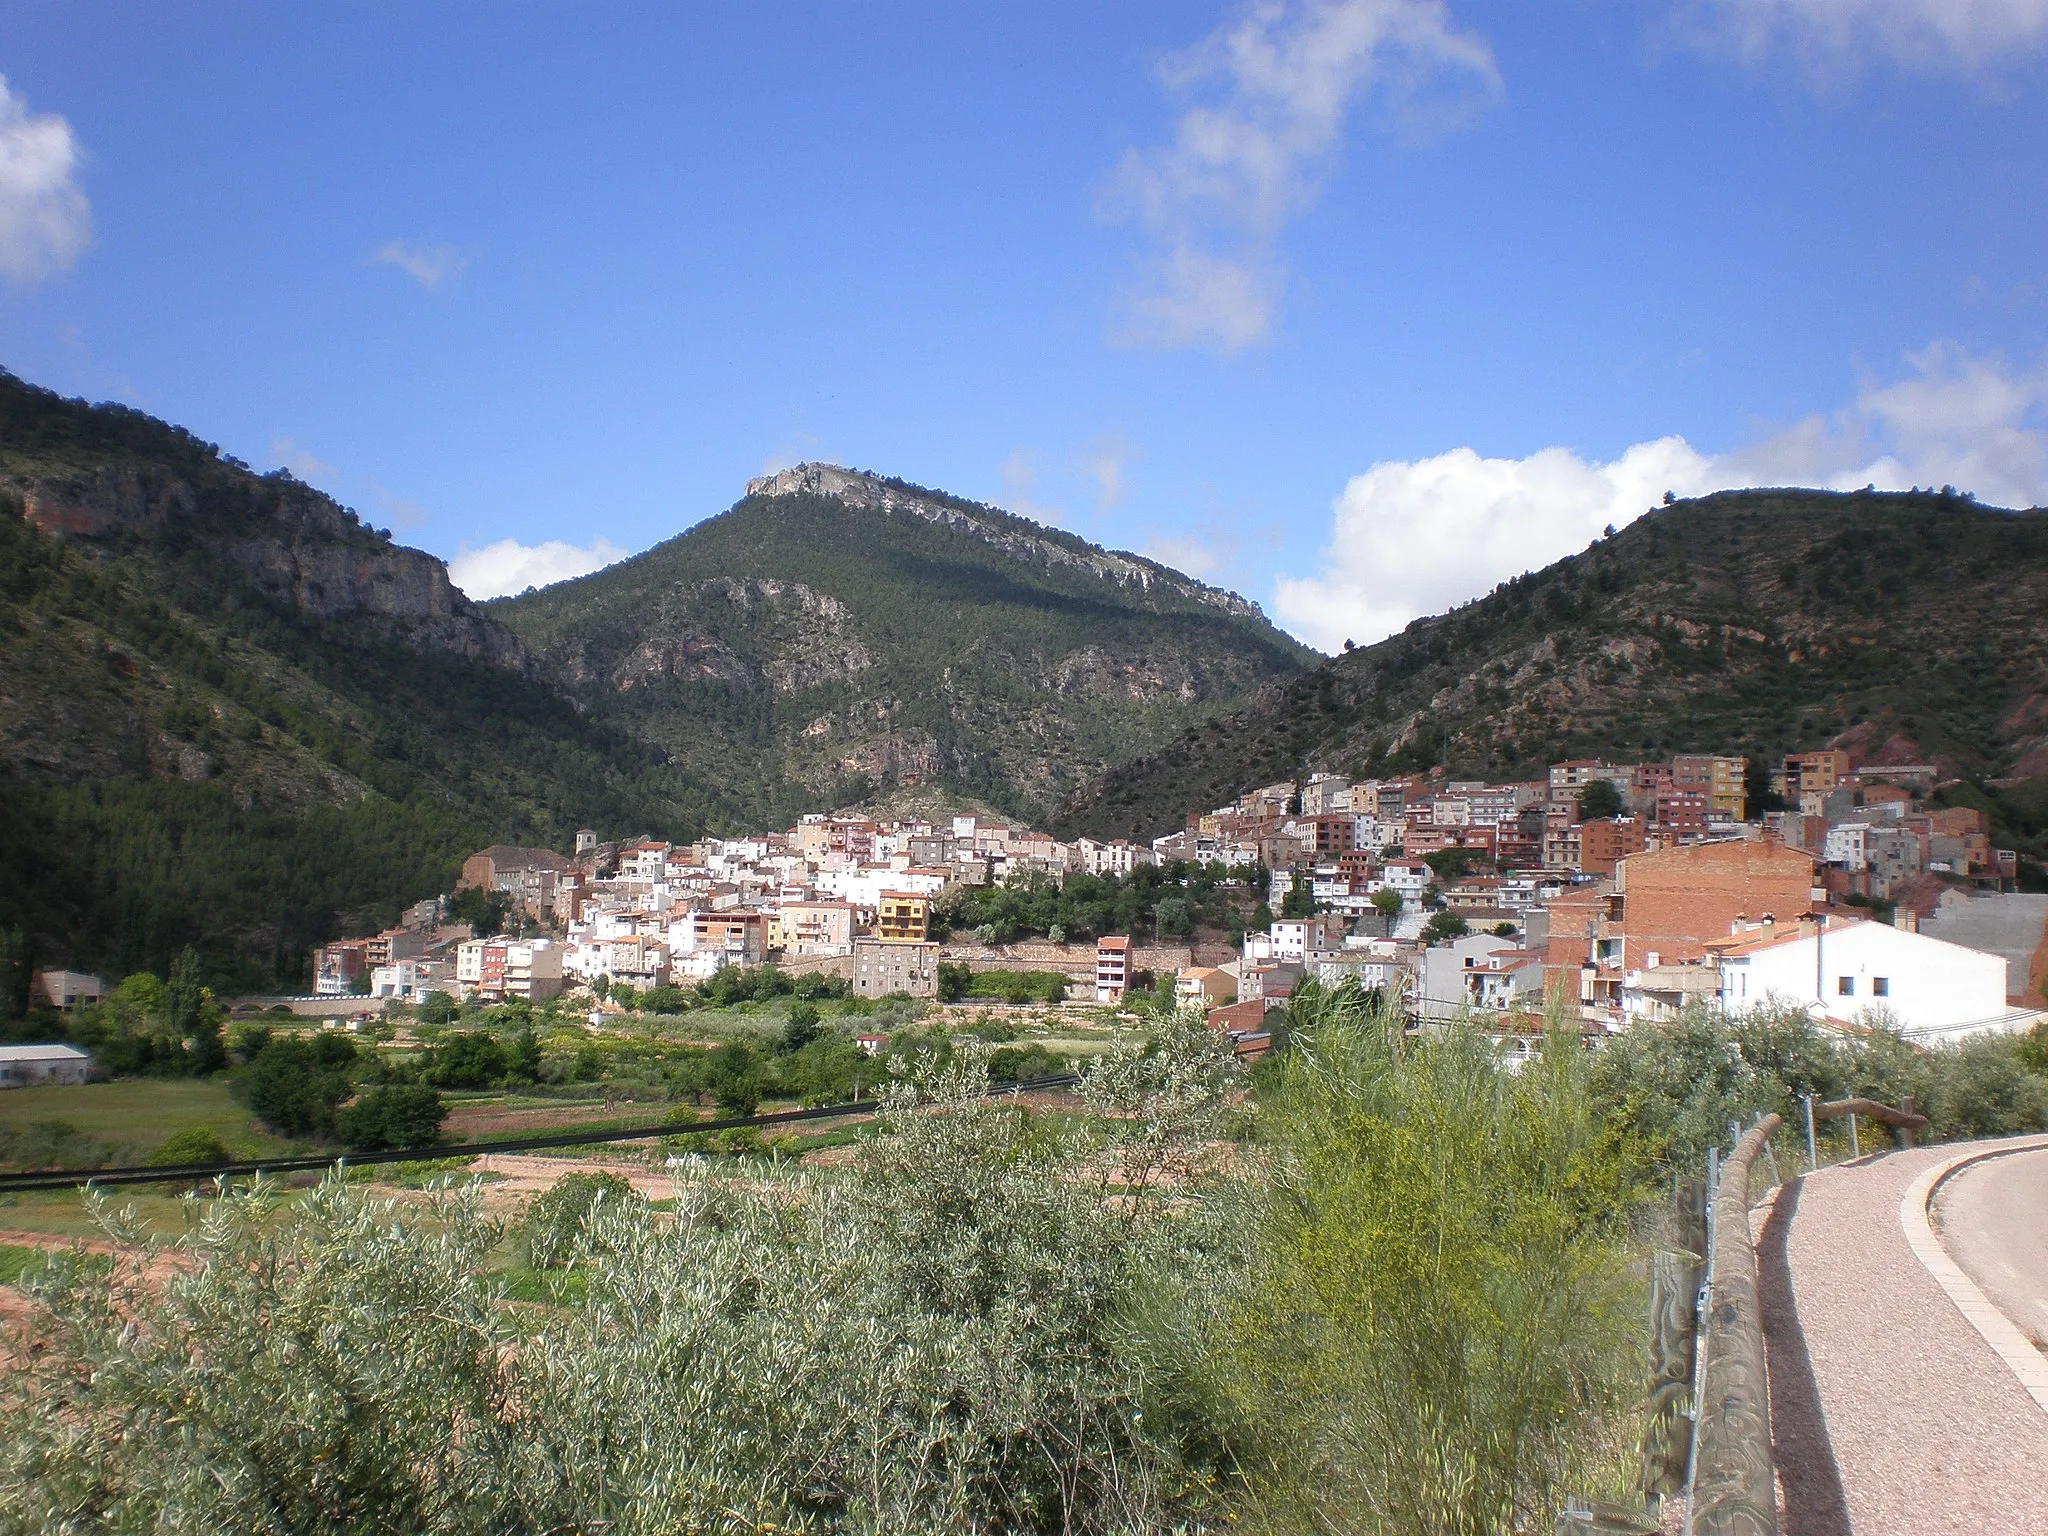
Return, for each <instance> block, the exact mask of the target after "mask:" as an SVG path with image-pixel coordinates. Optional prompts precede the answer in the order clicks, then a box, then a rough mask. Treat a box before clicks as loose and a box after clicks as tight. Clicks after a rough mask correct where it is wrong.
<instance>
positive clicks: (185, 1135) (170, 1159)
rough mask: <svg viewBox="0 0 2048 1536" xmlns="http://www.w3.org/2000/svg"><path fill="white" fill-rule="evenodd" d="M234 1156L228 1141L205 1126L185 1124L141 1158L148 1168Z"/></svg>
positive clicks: (223, 1160) (227, 1160) (202, 1164)
mask: <svg viewBox="0 0 2048 1536" xmlns="http://www.w3.org/2000/svg"><path fill="white" fill-rule="evenodd" d="M234 1160H235V1154H234V1153H233V1152H232V1151H230V1150H229V1149H228V1144H227V1143H226V1142H224V1141H222V1140H221V1139H220V1137H218V1136H217V1135H215V1134H214V1133H213V1132H212V1131H211V1130H209V1129H208V1128H207V1127H206V1126H203V1125H188V1126H186V1127H185V1129H184V1130H182V1131H176V1132H173V1133H172V1134H171V1135H170V1136H168V1137H166V1138H165V1139H164V1143H163V1145H162V1146H160V1147H158V1148H157V1149H156V1150H155V1151H154V1152H152V1153H150V1154H149V1156H148V1157H145V1158H144V1159H143V1160H142V1161H143V1162H144V1164H145V1165H147V1166H148V1167H151V1168H188V1167H192V1168H197V1167H209V1166H211V1165H213V1164H215V1163H232V1162H233V1161H234Z"/></svg>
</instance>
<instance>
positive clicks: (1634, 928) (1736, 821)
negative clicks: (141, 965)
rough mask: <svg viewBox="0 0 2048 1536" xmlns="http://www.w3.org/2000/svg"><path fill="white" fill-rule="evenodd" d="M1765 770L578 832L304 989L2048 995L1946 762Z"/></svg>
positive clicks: (2021, 908) (874, 994)
mask: <svg viewBox="0 0 2048 1536" xmlns="http://www.w3.org/2000/svg"><path fill="white" fill-rule="evenodd" d="M1762 777H1763V776H1762V775H1754V776H1752V775H1751V773H1750V771H1749V765H1748V764H1747V763H1746V762H1745V761H1744V759H1742V758H1739V757H1734V756H1717V755H1680V756H1677V757H1674V758H1672V759H1670V760H1668V761H1664V762H1651V763H1630V764H1623V763H1611V762H1595V761H1571V762H1560V763H1556V764H1553V765H1551V768H1550V770H1549V773H1548V776H1547V777H1546V778H1545V779H1542V780H1536V781H1531V782H1521V783H1479V782H1461V781H1451V780H1446V779H1443V778H1440V777H1424V776H1411V777H1406V778H1399V779H1382V780H1360V781H1356V782H1354V781H1352V780H1350V779H1347V778H1344V777H1340V776H1333V775H1318V776H1315V777H1311V778H1309V779H1308V780H1306V781H1305V782H1300V783H1294V782H1287V783H1277V784H1270V785H1265V786H1261V787H1259V788H1257V789H1254V790H1251V791H1249V792H1247V793H1245V794H1243V795H1241V796H1239V797H1238V798H1237V799H1236V800H1235V801H1233V802H1232V803H1231V804H1229V805H1226V806H1220V807H1217V808H1215V809H1213V810H1210V811H1206V812H1198V813H1194V814H1190V815H1188V816H1187V818H1186V826H1185V827H1184V829H1183V830H1181V831H1178V832H1174V833H1171V834H1169V835H1166V836H1162V837H1159V838H1157V839H1155V840H1153V842H1152V843H1151V844H1149V845H1146V844H1142V843H1134V842H1131V841H1128V840H1123V839H1116V840H1109V841H1097V840H1095V839H1091V838H1086V837H1084V838H1080V839H1078V840H1076V841H1074V842H1071V843H1068V842H1061V841H1059V840H1057V839H1055V838H1053V837H1050V836H1047V835H1046V834H1044V833H1040V832H1036V831H1032V830H1029V829H1027V828H1024V827H1020V826H1016V825H1013V824H1005V823H1001V822H997V821H994V820H992V819H990V818H988V817H985V816H976V815H961V816H955V817H952V818H950V819H947V820H940V819H930V818H926V819H915V818H913V819H892V818H883V817H862V816H853V815H808V816H805V817H803V818H801V819H800V820H799V821H798V822H797V823H796V825H794V826H792V827H790V828H788V829H787V830H785V831H781V832H770V833H763V834H761V835H759V836H752V837H740V838H723V839H721V838H707V839H704V840H702V841H699V842H696V843H692V844H687V845H681V844H672V843H668V842H662V841H652V840H645V839H641V840H632V841H605V840H601V839H600V838H599V837H598V835H597V834H596V833H595V832H594V831H585V832H581V833H579V834H578V836H577V839H576V844H575V847H574V848H573V849H572V850H570V851H569V852H567V853H563V852H558V851H556V850H553V849H548V848H523V847H513V846H494V847H490V848H486V849H483V850H481V851H479V852H478V853H476V854H475V855H473V856H472V857H471V858H469V859H468V860H467V862H466V863H465V864H464V866H463V869H462V874H461V878H460V880H459V881H458V882H457V886H456V890H455V892H453V893H451V895H450V896H448V897H444V898H442V899H440V900H438V901H434V900H430V901H425V902H422V903H420V904H418V905H417V906H415V907H414V908H412V909H411V910H409V911H408V912H407V913H406V915H405V920H404V922H403V923H402V924H400V925H399V926H397V927H395V928H392V929H390V930H388V931H386V932H382V933H378V934H372V935H367V936H364V937H360V938H352V939H345V940H342V941H339V942H335V943H331V944H328V945H326V946H324V947H323V948H321V949H320V950H319V951H318V954H317V957H316V964H315V974H314V976H313V978H312V981H313V994H314V996H315V997H317V998H320V999H330V1000H342V999H352V998H355V997H359V996H360V997H362V998H364V999H365V1000H366V1004H365V1006H369V1007H374V1006H376V1005H379V1004H381V1003H382V1002H385V1001H391V1002H397V1003H401V1004H404V1003H417V1002H419V1001H421V1000H423V999H424V998H426V997H427V996H428V995H429V994H430V993H434V992H444V993H447V994H449V995H450V996H451V997H454V998H457V999H460V1000H467V1001H479V1002H484V1003H493V1002H499V1001H503V1000H507V999H511V998H524V999H527V1000H529V1001H533V1002H538V1001H542V1000H545V999H549V998H555V997H562V996H565V995H567V994H571V993H587V994H588V997H589V1019H590V1022H591V1024H592V1025H593V1026H597V1025H601V1024H602V1023H603V1022H604V1021H605V1019H606V1018H607V1016H608V1015H616V1014H619V1013H622V1012H624V1011H626V1010H627V1009H628V1008H629V1007H630V1006H632V1005H633V1004H634V1003H635V1002H637V1001H638V1000H640V999H641V998H643V997H644V996H646V995H647V994H649V993H653V992H654V991H655V989H659V988H667V987H675V986H687V985H689V984H691V983H694V982H702V981H706V980H708V979H710V978H712V977H713V976H715V975H717V974H718V973H719V972H720V971H721V970H724V969H726V968H729V967H738V968H747V967H758V966H764V965H774V966H776V967H779V968H780V969H781V970H782V971H783V972H785V973H788V974H796V975H802V974H813V975H823V976H829V977H833V978H837V979H838V980H839V981H841V982H843V983H844V984H845V985H846V986H847V987H848V989H849V990H850V991H851V992H852V994H853V995H855V996H860V997H868V998H879V997H885V996H891V995H904V996H908V997H912V998H927V999H938V1000H941V1001H948V1000H952V999H951V998H950V997H949V996H948V992H949V986H948V983H947V980H946V971H945V969H942V968H960V973H964V974H967V975H973V974H976V973H982V974H985V973H989V972H1029V973H1037V974H1040V975H1046V974H1052V975H1058V976H1062V977H1064V978H1065V980H1066V993H1067V997H1068V999H1069V1000H1070V1001H1073V1002H1076V1003H1081V1004H1087V1005H1093V1006H1097V1007H1103V1008H1121V1007H1124V1006H1126V1005H1127V1003H1128V1001H1129V1000H1130V999H1131V998H1132V996H1133V995H1134V994H1136V993H1137V992H1139V991H1141V990H1143V991H1147V992H1150V993H1151V994H1152V995H1153V996H1155V997H1158V998H1161V999H1163V998H1164V997H1165V996H1166V995H1167V993H1168V992H1169V991H1170V992H1171V994H1172V996H1173V998H1174V999H1175V1001H1177V1002H1178V1003H1179V1004H1180V1005H1181V1006H1183V1007H1198V1008H1201V1009H1203V1010H1205V1011H1206V1012H1207V1014H1208V1016H1209V1018H1210V1021H1211V1023H1212V1024H1213V1025H1214V1026H1215V1027H1216V1028H1218V1029H1219V1030H1226V1031H1228V1032H1229V1033H1230V1034H1231V1035H1233V1036H1235V1037H1238V1038H1239V1039H1240V1040H1242V1041H1245V1042H1247V1043H1248V1044H1249V1045H1250V1047H1251V1048H1253V1049H1257V1048H1259V1047H1260V1046H1262V1045H1263V1044H1264V1042H1265V1040H1266V1039H1267V1037H1268V1034H1269V1032H1268V1030H1267V1022H1266V1021H1267V1015H1268V1013H1269V1012H1270V1011H1272V1010H1274V1009H1276V1008H1280V1007H1284V1005H1285V1004H1286V1002H1287V1000H1288V998H1289V997H1290V996H1291V994H1292V992H1293V990H1294V989H1295V988H1296V987H1297V986H1298V985H1299V984H1300V983H1301V982H1302V981H1303V980H1304V979H1305V978H1312V979H1313V980H1315V981H1316V982H1319V983H1321V984H1322V985H1324V986H1336V985H1340V984H1342V983H1343V982H1345V981H1347V980H1355V981H1356V982H1357V983H1358V984H1359V985H1360V986H1361V987H1363V988H1365V989H1367V990H1381V991H1386V992H1389V993H1393V994H1397V995H1399V996H1401V997H1403V998H1404V999H1406V1000H1407V1002H1408V1004H1409V1006H1410V1008H1411V1009H1412V1011H1413V1012H1414V1014H1415V1015H1416V1016H1418V1017H1420V1018H1424V1019H1430V1018H1437V1019H1441V1018H1447V1017H1449V1016H1451V1015H1453V1014H1455V1013H1458V1012H1459V1011H1461V1010H1471V1011H1472V1012H1474V1013H1475V1014H1477V1015H1479V1016H1481V1017H1482V1018H1484V1019H1488V1020H1491V1021H1493V1022H1492V1023H1491V1024H1490V1025H1489V1028H1490V1029H1491V1030H1493V1031H1494V1032H1497V1033H1498V1034H1499V1035H1500V1036H1501V1037H1502V1038H1504V1039H1511V1040H1512V1039H1526V1038H1527V1037H1529V1036H1530V1035H1532V1034H1533V1033H1534V1032H1536V1031H1537V1030H1539V1029H1540V1019H1539V1014H1540V1011H1541V1009H1542V1007H1543V1005H1544V1003H1545V1001H1546V999H1555V998H1562V999H1563V1000H1565V1002H1566V1003H1567V1004H1568V1005H1575V1006H1576V1008H1577V1010H1578V1016H1579V1018H1580V1020H1581V1021H1582V1024H1583V1027H1584V1028H1585V1030H1586V1031H1587V1032H1588V1033H1589V1034H1590V1035H1593V1036H1596V1037H1597V1036H1599V1035H1602V1034H1605V1033H1610V1032H1614V1031H1618V1030H1621V1029H1624V1028H1626V1027H1627V1026H1628V1025H1629V1024H1630V1023H1632V1022H1634V1021H1638V1020H1643V1019H1666V1018H1670V1017H1673V1016H1675V1015H1676V1014H1677V1013H1678V1012H1679V1011H1680V1010H1681V1009H1683V1008H1684V1007H1685V1006H1687V1005H1688V1004H1693V1003H1703V1004H1707V1005H1710V1006H1717V1007H1723V1008H1727V1009H1730V1010H1739V1009H1740V1008H1743V1007H1745V1006H1748V1005H1750V1004H1752V1003H1755V1002H1758V1001H1761V1000H1763V999H1764V998H1765V997H1767V996H1775V997H1777V998H1779V999H1781V1000H1785V1001H1790V1002H1795V1003H1799V1004H1803V1005H1805V1006H1806V1007H1807V1008H1808V1009H1809V1011H1810V1012H1812V1013H1813V1014H1814V1015H1815V1016H1816V1017H1817V1018H1819V1019H1821V1020H1822V1021H1824V1022H1825V1023H1826V1024H1827V1025H1828V1026H1830V1027H1832V1028H1834V1029H1836V1030H1839V1031H1844V1032H1858V1031H1863V1030H1867V1029H1868V1028H1870V1027H1872V1026H1873V1025H1878V1024H1884V1025H1889V1026H1892V1027H1896V1028H1898V1029H1900V1030H1901V1031H1902V1032H1903V1033H1904V1034H1905V1035H1906V1036H1907V1037H1908V1038H1911V1039H1915V1040H1920V1041H1927V1042H1933V1041H1942V1040H1953V1039H1958V1038H1962V1037H1965V1036H1968V1035H1972V1034H1977V1033H1984V1032H1991V1031H1997V1032H2017V1031H2020V1030H2024V1029H2027V1028H2029V1027H2031V1026H2032V1025H2033V1024H2034V1023H2035V1022H2037V1021H2038V1020H2039V1019H2040V1018H2042V1017H2043V1014H2042V1013H2041V1012H2040V1011H2039V1010H2040V1009H2041V1007H2042V1004H2043V1002H2044V996H2043V992H2042V987H2043V983H2044V978H2048V934H2044V927H2048V897H2042V896H2039V895H2033V894H2023V893H2020V892H2018V891H2016V890H2015V884H2016V874H2017V859H2016V857H2015V855H2014V853H2013V852H2012V851H2011V850H2008V849H2002V848H1996V847H1993V846H1992V844H1991V842H1990V837H1989V831H1988V825H1987V819H1986V817H1985V815H1984V814H1983V812H1981V811H1979V810H1977V809H1974V808H1972V807H1969V806H1966V805H1942V804H1939V803H1937V797H1936V795H1935V791H1936V790H1937V788H1938V787H1939V786H1938V784H1937V778H1938V773H1937V770H1936V769H1935V768H1934V767H1933V766H1932V765H1929V764H1923V763H1914V762H1867V761H1866V762H1858V761H1856V760H1855V758H1854V757H1852V755H1851V754H1850V753H1849V752H1847V751H1844V750H1839V749H1836V750H1828V751H1820V752H1809V753H1801V754H1796V755H1793V756H1789V757H1787V758H1785V759H1784V760H1783V761H1782V762H1780V763H1779V764H1778V765H1777V766H1776V767H1775V769H1773V770H1772V771H1771V772H1770V774H1769V780H1768V796H1769V799H1770V801H1772V802H1773V803H1775V804H1776V805H1778V806H1780V807H1783V808H1780V809H1771V810H1762V809H1759V808H1758V807H1756V806H1755V805H1752V803H1751V800H1750V795H1751V792H1752V790H1757V791H1759V792H1762V790H1763V785H1762V784H1761V783H1760V782H1758V780H1761V779H1762ZM1191 872H1201V873H1202V874H1204V875H1205V876H1206V877H1208V878H1209V879H1210V880H1211V881H1212V882H1214V883H1216V884H1217V885H1218V887H1219V888H1220V889H1222V890H1225V891H1228V892H1229V893H1230V894H1231V897H1232V902H1233V904H1232V905H1230V906H1229V907H1228V908H1227V910H1228V911H1229V912H1230V913H1231V914H1232V916H1231V918H1230V919H1229V920H1228V921H1227V922H1221V923H1219V922H1213V921H1212V922H1208V923H1199V922H1197V923H1192V924H1190V923H1176V924H1171V925H1169V924H1168V923H1167V922H1165V921H1164V920H1163V919H1162V920H1160V921H1155V922H1154V923H1153V924H1152V925H1151V929H1152V931H1131V932H1086V933H1080V932H1077V933H1072V934H1069V933H1066V932H1063V931H1061V930H1060V927H1059V925H1057V924H1054V925H1050V926H1051V931H1049V932H1036V933H1033V932H1015V933H1004V932H1000V931H997V930H996V928H995V927H994V925H984V926H980V927H975V926H971V925H968V926H963V925H962V923H961V922H960V921H959V918H960V912H961V907H962V898H963V897H964V896H966V895H967V894H969V893H974V892H989V891H996V890H1001V889H1004V888H1021V887H1032V886H1043V885H1046V884H1053V885H1061V884H1064V883H1066V882H1070V881H1073V880H1074V879H1075V877H1090V878H1091V879H1094V880H1097V881H1100V880H1102V879H1103V878H1104V877H1108V878H1109V879H1111V880H1112V881H1132V880H1142V881H1149V882H1153V883H1154V884H1156V885H1159V886H1161V887H1162V888H1164V887H1170V886H1172V885H1174V884H1175V883H1177V882H1181V881H1184V880H1185V879H1186V878H1187V877H1188V876H1189V875H1190V873H1191ZM451 908H453V909H455V911H458V912H459V911H468V912H472V913H474V912H477V911H485V912H487V913H488V914H489V920H488V921H486V922H485V923H483V924H481V925H480V926H481V927H483V928H485V929H487V930H497V931H491V932H487V933H486V934H485V936H472V928H471V925H470V924H469V923H466V922H460V921H451V915H452V914H451ZM1169 926H1171V927H1173V928H1175V929H1176V930H1177V931H1170V932H1166V931H1159V930H1161V929H1164V928H1167V927H1169ZM44 980H45V986H46V990H47V991H48V992H49V996H50V1001H51V1002H52V1003H59V1002H60V1000H61V1001H62V1002H70V1001H75V1000H81V999H84V1000H89V999H90V998H91V997H92V996H93V995H95V992H96V990H97V982H96V980H95V979H94V978H91V977H82V976H78V975H76V974H75V973H70V972H49V973H45V978H44ZM951 990H952V991H954V992H957V991H958V983H957V982H956V983H954V984H953V986H952V988H951ZM60 993H61V994H62V995H61V999H60V996H59V994H60Z"/></svg>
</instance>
